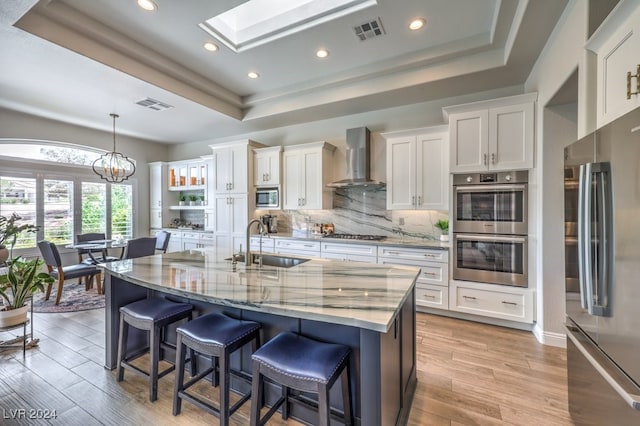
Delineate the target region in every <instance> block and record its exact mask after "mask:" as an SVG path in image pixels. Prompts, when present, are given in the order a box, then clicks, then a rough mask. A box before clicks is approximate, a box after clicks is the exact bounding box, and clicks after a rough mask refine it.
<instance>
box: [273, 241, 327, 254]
mask: <svg viewBox="0 0 640 426" xmlns="http://www.w3.org/2000/svg"><path fill="white" fill-rule="evenodd" d="M276 250H287V251H289V252H292V251H293V252H295V251H296V250H301V251H305V252H309V251H311V252H315V253H316V254H318V255H319V254H320V241H306V240H277V241H276Z"/></svg>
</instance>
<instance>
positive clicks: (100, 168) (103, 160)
mask: <svg viewBox="0 0 640 426" xmlns="http://www.w3.org/2000/svg"><path fill="white" fill-rule="evenodd" d="M109 115H111V117H113V151H111V152H107V153H105V154H102V155H101V156H100V157H99V158H98V159H97V160H96V161H94V162H93V166H92V167H93V171H94V172H95V173H96V174H97V175H98V176H100V178H101V179H104V180H106V181H107V182H111V183H119V182H124V181H125V180H127V179H129V178H130V177H131V176H133V174H134V173H135V172H136V165H135V164H134V163H133V161H131V160H129V158H128V157H126V156H125V155H124V154H121V153H119V152H117V151H116V118H118V117H119V115H117V114H109Z"/></svg>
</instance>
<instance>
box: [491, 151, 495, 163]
mask: <svg viewBox="0 0 640 426" xmlns="http://www.w3.org/2000/svg"><path fill="white" fill-rule="evenodd" d="M491 164H496V153H495V152H492V153H491Z"/></svg>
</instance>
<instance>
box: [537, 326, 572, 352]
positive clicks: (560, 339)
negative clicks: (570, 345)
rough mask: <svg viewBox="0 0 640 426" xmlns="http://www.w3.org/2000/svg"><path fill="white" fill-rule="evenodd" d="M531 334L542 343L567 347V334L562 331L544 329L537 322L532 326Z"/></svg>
mask: <svg viewBox="0 0 640 426" xmlns="http://www.w3.org/2000/svg"><path fill="white" fill-rule="evenodd" d="M533 335H534V336H536V339H538V342H540V343H542V344H543V345H549V346H557V347H559V348H566V347H567V336H566V335H565V334H564V333H553V332H550V331H544V330H543V329H541V328H540V326H539V325H538V324H536V325H535V326H534V327H533Z"/></svg>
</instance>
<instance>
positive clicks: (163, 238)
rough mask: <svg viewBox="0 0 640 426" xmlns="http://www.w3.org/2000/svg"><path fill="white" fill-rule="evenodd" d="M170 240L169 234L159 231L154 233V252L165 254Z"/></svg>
mask: <svg viewBox="0 0 640 426" xmlns="http://www.w3.org/2000/svg"><path fill="white" fill-rule="evenodd" d="M170 238H171V232H167V231H160V232H158V233H156V251H159V252H162V253H166V252H167V248H168V247H169V239H170Z"/></svg>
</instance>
